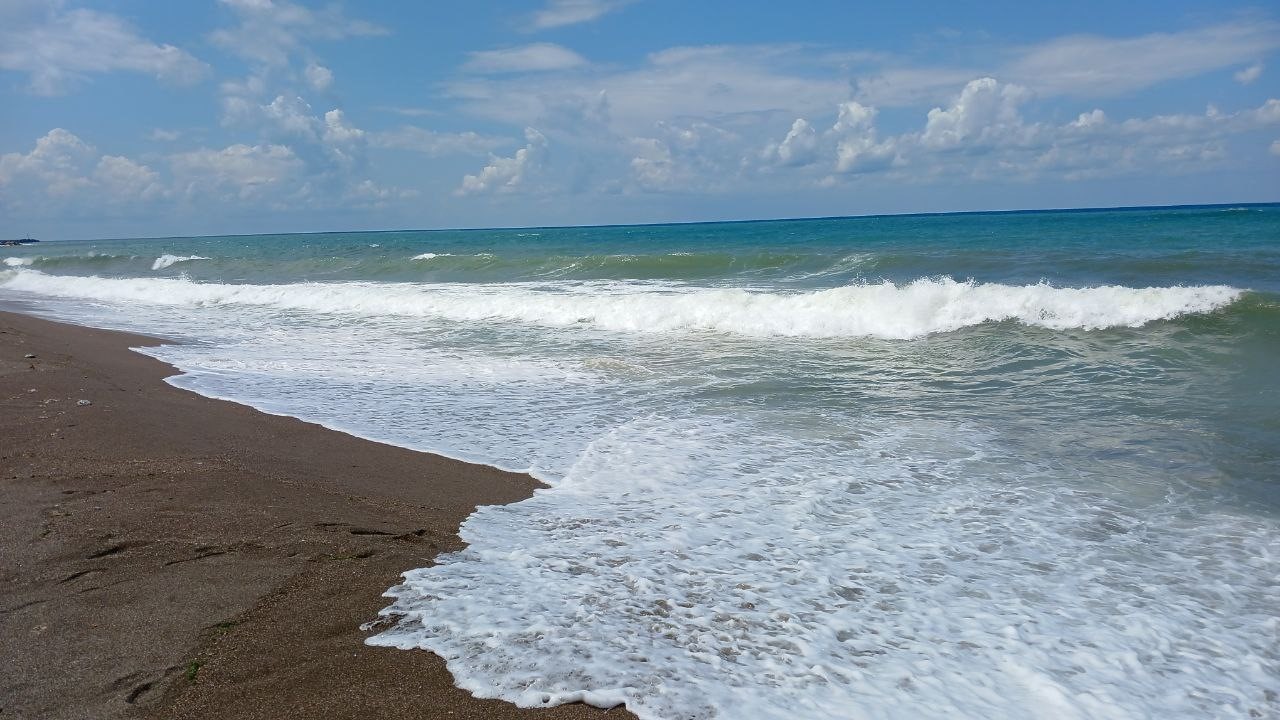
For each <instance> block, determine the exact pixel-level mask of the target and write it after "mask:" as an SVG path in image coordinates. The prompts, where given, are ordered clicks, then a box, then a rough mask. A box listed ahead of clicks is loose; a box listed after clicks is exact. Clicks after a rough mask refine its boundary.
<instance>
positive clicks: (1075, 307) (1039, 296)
mask: <svg viewBox="0 0 1280 720" xmlns="http://www.w3.org/2000/svg"><path fill="white" fill-rule="evenodd" d="M157 262H159V260H157ZM5 285H6V286H8V287H10V288H12V289H15V290H23V291H27V292H33V293H40V294H46V295H56V296H67V297H79V298H87V299H94V300H105V301H120V302H147V303H156V304H161V305H186V306H208V305H247V306H267V307H273V308H277V309H286V310H300V311H309V312H318V313H337V314H353V315H361V316H402V317H427V318H438V319H441V320H449V321H459V322H486V321H488V322H517V323H526V324H532V325H538V326H544V327H588V328H596V329H601V330H608V331H620V332H628V333H655V332H657V333H665V332H677V331H711V332H721V333H733V334H738V335H746V336H756V337H770V336H785V337H811V338H824V337H825V338H836V337H877V338H888V339H909V338H916V337H922V336H925V335H929V334H932V333H940V332H950V331H954V330H959V329H961V328H965V327H971V326H975V325H981V324H984V323H989V322H999V321H1009V320H1012V321H1017V322H1020V323H1023V324H1026V325H1032V326H1037V327H1043V328H1048V329H1053V330H1066V329H1073V328H1075V329H1084V330H1098V329H1103V328H1112V327H1138V326H1141V325H1144V324H1146V323H1149V322H1153V321H1157V320H1167V319H1171V318H1176V317H1179V316H1182V315H1188V314H1195V313H1205V312H1211V311H1213V310H1216V309H1218V308H1221V307H1224V306H1226V305H1229V304H1231V303H1232V302H1234V301H1235V300H1236V299H1238V298H1239V297H1240V295H1241V294H1242V292H1243V291H1242V290H1239V289H1237V288H1232V287H1227V286H1223V285H1201V286H1186V287H1184V286H1175V287H1148V288H1130V287H1122V286H1115V285H1108V286H1100V287H1088V288H1058V287H1053V286H1051V285H1048V284H1036V285H1001V284H995V283H975V282H972V281H970V282H958V281H955V280H952V279H949V278H944V279H940V280H935V279H920V280H916V281H914V282H911V283H907V284H903V285H895V284H892V283H888V282H885V283H879V284H859V285H849V286H845V287H838V288H833V289H828V290H815V291H809V292H791V293H780V292H757V291H750V290H744V289H713V288H690V287H684V286H675V285H664V284H655V283H648V284H646V283H604V282H593V283H560V284H554V285H551V284H521V283H512V284H495V285H472V284H460V283H459V284H426V283H296V284H289V285H233V284H220V283H197V282H192V281H190V280H188V279H185V278H178V279H169V278H163V279H162V278H100V277H67V276H55V275H45V274H43V273H40V272H37V271H31V270H22V271H20V272H18V273H16V274H15V275H14V276H13V277H10V278H9V279H8V280H7V281H6V282H5Z"/></svg>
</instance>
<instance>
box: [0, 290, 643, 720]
mask: <svg viewBox="0 0 1280 720" xmlns="http://www.w3.org/2000/svg"><path fill="white" fill-rule="evenodd" d="M156 342H157V341H156V340H153V339H150V338H145V337H139V336H135V335H127V334H122V333H115V332H108V331H103V330H93V329H88V328H81V327H76V326H71V325H63V324H58V323H53V322H49V321H46V320H41V319H36V318H33V317H29V316H26V315H20V314H13V313H9V312H0V404H2V407H3V412H2V413H0V719H3V718H32V719H35V718H40V719H41V720H46V719H47V720H57V719H60V718H68V719H70V718H75V719H76V720H80V719H81V718H112V717H140V718H206V717H207V718H313V717H314V718H533V717H540V718H594V717H601V716H608V717H611V718H627V717H633V716H632V715H630V714H629V713H627V712H625V711H624V710H623V709H621V708H616V709H614V710H611V711H601V710H597V709H595V708H590V707H586V706H583V705H567V706H562V707H559V708H552V709H549V710H518V709H516V708H515V707H514V706H512V705H509V704H507V703H502V702H498V701H481V700H476V699H474V698H472V697H471V696H470V695H469V694H467V693H465V692H463V691H461V690H458V689H457V688H455V687H454V686H453V680H452V676H450V674H449V673H448V671H447V670H446V669H445V667H444V663H443V661H441V660H440V659H439V658H438V657H436V656H435V655H432V654H430V653H427V652H421V651H414V652H405V651H400V650H393V649H387V648H373V647H368V646H365V645H364V644H363V642H362V641H363V640H364V638H365V636H366V633H364V632H362V631H361V630H360V625H361V624H362V623H364V622H367V621H369V620H372V619H374V618H375V617H376V615H377V612H378V610H379V609H380V608H382V607H383V606H384V605H386V604H387V600H385V599H384V598H382V597H381V593H382V592H383V591H384V590H386V588H388V587H390V586H391V585H393V584H395V583H396V582H397V580H398V576H399V574H400V573H401V572H403V571H405V570H408V569H410V568H414V567H421V566H423V565H426V564H428V563H429V562H430V561H431V558H432V557H434V556H435V555H436V553H438V552H442V551H449V550H457V549H458V548H459V547H461V541H460V540H459V539H458V537H457V528H458V524H459V523H460V522H461V521H462V520H463V519H464V518H466V516H467V515H468V514H470V513H471V511H472V510H473V509H474V508H475V507H476V505H477V504H492V503H504V502H512V501H516V500H520V499H522V498H525V497H527V496H528V495H529V494H530V493H531V492H532V491H533V490H534V488H535V487H537V483H536V481H534V480H533V479H532V478H529V477H527V476H525V475H519V474H513V473H506V472H501V471H499V470H495V469H493V468H489V467H484V466H479V465H470V464H467V463H463V462H458V461H454V460H449V459H447V458H442V457H438V456H434V455H428V454H424V453H417V452H412V451H409V450H403V449H399V448H394V447H390V446H387V445H381V444H378V443H374V442H369V441H365V440H361V439H358V438H354V437H351V436H348V435H344V434H342V433H338V432H334V431H330V430H326V429H324V428H322V427H319V426H317V425H312V424H309V423H304V422H301V421H299V420H295V419H291V418H283V417H276V416H271V415H266V414H264V413H260V412H257V411H255V410H252V409H250V408H248V407H244V406H241V405H236V404H234V403H229V402H222V401H217V400H211V399H208V398H204V397H201V396H198V395H195V394H193V393H190V392H186V391H183V390H178V389H176V388H174V387H172V386H170V385H168V384H166V383H164V382H162V379H163V378H164V377H166V376H169V375H173V374H174V373H175V370H174V369H173V368H172V367H170V366H168V365H165V364H163V363H161V362H158V361H156V360H153V359H151V358H148V357H145V356H142V355H139V354H137V353H133V352H130V351H129V350H128V349H127V348H128V347H130V346H142V345H151V344H155V343H156ZM28 354H30V355H34V356H35V357H33V358H26V357H24V356H25V355H28ZM80 401H88V404H86V403H82V402H80Z"/></svg>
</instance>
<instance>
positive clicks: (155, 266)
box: [151, 254, 209, 270]
mask: <svg viewBox="0 0 1280 720" xmlns="http://www.w3.org/2000/svg"><path fill="white" fill-rule="evenodd" d="M208 259H209V258H207V257H203V256H201V255H168V254H165V255H161V256H160V257H158V258H156V261H155V262H153V263H151V269H152V270H163V269H165V268H167V267H172V266H173V265H176V264H177V263H182V262H191V261H192V260H208Z"/></svg>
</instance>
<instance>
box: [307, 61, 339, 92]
mask: <svg viewBox="0 0 1280 720" xmlns="http://www.w3.org/2000/svg"><path fill="white" fill-rule="evenodd" d="M303 75H304V77H306V79H307V84H308V85H310V86H311V89H313V90H321V91H323V90H328V89H329V86H330V85H332V84H333V72H332V71H331V70H329V68H327V67H325V66H323V65H320V64H319V63H315V62H313V63H310V64H309V65H307V69H306V70H304V71H303Z"/></svg>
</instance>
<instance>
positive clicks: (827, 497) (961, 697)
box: [369, 417, 1280, 720]
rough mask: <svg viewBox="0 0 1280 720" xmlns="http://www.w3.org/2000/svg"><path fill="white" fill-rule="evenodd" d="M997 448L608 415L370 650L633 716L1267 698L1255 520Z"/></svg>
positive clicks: (415, 575)
mask: <svg viewBox="0 0 1280 720" xmlns="http://www.w3.org/2000/svg"><path fill="white" fill-rule="evenodd" d="M746 438H749V439H750V442H744V439H746ZM1001 455H1002V450H1001V448H1000V447H999V445H998V443H997V441H996V440H995V439H993V438H991V437H987V436H984V435H983V434H982V433H978V432H975V431H973V430H971V429H967V428H964V427H958V426H954V425H937V424H923V425H911V424H901V423H895V422H894V421H892V420H889V421H886V422H884V423H882V424H881V425H880V428H879V429H878V430H877V431H876V432H874V433H872V434H867V435H864V439H863V440H861V441H859V442H855V443H848V442H836V441H830V440H828V441H819V442H808V443H805V442H798V439H797V438H795V437H786V436H779V435H776V434H772V433H769V432H768V431H767V430H765V429H764V428H760V427H751V426H745V425H743V424H741V423H736V422H734V421H726V420H725V419H723V418H721V419H719V420H718V421H717V422H715V423H708V422H705V421H697V420H693V419H687V420H680V419H675V418H657V417H655V418H651V419H647V420H640V421H636V422H632V423H628V424H624V425H622V426H620V427H617V428H615V429H614V430H612V431H611V432H608V433H606V434H604V435H603V436H601V437H599V438H597V439H596V440H595V441H594V442H593V443H592V444H591V445H590V446H589V447H588V448H587V450H586V451H585V452H583V453H582V455H581V456H580V457H579V459H578V461H577V462H576V464H575V465H574V466H573V467H572V469H571V470H570V471H569V473H568V474H567V475H566V476H565V478H564V479H563V481H562V482H560V483H558V484H557V485H556V486H555V487H554V488H552V489H551V490H547V491H543V492H540V493H538V494H537V495H535V496H534V497H533V498H532V499H530V500H527V501H524V502H522V503H517V504H515V505H507V506H494V507H484V508H481V509H480V510H478V511H477V512H476V513H475V514H474V515H472V516H471V517H470V518H469V519H468V520H467V521H466V522H465V523H464V524H463V527H462V536H463V539H464V540H466V541H467V542H468V544H469V545H468V547H467V549H466V550H463V551H462V552H458V553H453V554H449V555H444V556H440V557H438V558H437V560H436V565H435V566H433V567H430V568H423V569H419V570H414V571H411V572H409V573H406V574H405V581H404V583H403V584H402V585H400V586H398V587H396V588H392V589H391V590H390V591H389V596H390V597H392V598H393V599H394V602H393V604H392V605H391V607H389V608H388V609H387V610H386V611H385V613H384V615H386V616H387V617H389V618H392V619H393V622H394V625H393V627H391V628H390V629H385V630H384V631H383V632H382V633H381V634H379V635H376V636H374V637H373V638H371V639H370V641H369V642H370V643H371V644H375V645H384V646H391V647H399V648H406V649H407V648H425V649H429V650H431V651H433V652H436V653H438V654H440V655H441V656H442V657H444V658H445V659H446V661H447V662H448V666H449V669H450V671H451V672H452V673H453V674H454V676H455V678H456V679H457V682H458V685H459V686H460V687H462V688H465V689H467V690H469V691H471V692H472V693H474V694H476V695H477V696H479V697H497V698H502V699H505V700H508V701H511V702H514V703H516V704H517V705H520V706H522V707H541V706H547V705H552V704H559V703H564V702H573V701H583V702H587V703H590V704H595V705H600V706H611V705H615V704H618V703H622V702H625V703H626V705H627V707H628V708H629V709H631V710H632V711H633V712H635V713H636V714H637V715H639V716H640V717H641V718H645V719H646V720H649V719H653V720H656V719H658V718H673V717H681V718H699V719H700V718H713V717H716V718H747V717H750V718H778V719H779V720H782V719H793V718H824V717H875V718H893V717H904V716H910V717H922V718H950V717H957V716H964V717H993V718H1003V717H1011V718H1012V717H1026V716H1027V713H1028V709H1030V708H1036V709H1037V710H1036V712H1043V713H1045V714H1046V716H1049V717H1055V718H1058V717H1061V718H1071V717H1079V718H1086V717H1101V718H1112V717H1114V718H1128V717H1175V716H1177V717H1195V716H1201V717H1203V716H1209V715H1222V714H1224V713H1227V714H1231V715H1240V716H1244V715H1246V714H1247V712H1248V709H1249V708H1255V709H1256V708H1265V707H1266V706H1267V703H1268V700H1267V698H1266V692H1265V690H1266V689H1267V688H1271V690H1272V691H1274V690H1276V689H1280V688H1277V683H1276V680H1275V678H1276V677H1277V676H1278V675H1277V671H1280V663H1278V662H1277V658H1276V655H1275V652H1274V647H1272V646H1271V643H1270V640H1269V634H1270V632H1273V631H1274V630H1275V629H1276V628H1277V627H1280V626H1277V625H1276V622H1275V619H1274V617H1270V616H1271V615H1272V613H1271V612H1270V610H1269V608H1273V607H1275V606H1276V603H1277V602H1280V589H1278V588H1277V586H1276V585H1275V584H1274V583H1271V582H1270V581H1269V580H1267V578H1271V577H1274V574H1275V573H1276V572H1277V571H1278V570H1280V566H1278V565H1277V562H1278V561H1280V555H1278V554H1277V551H1280V541H1278V540H1277V539H1276V537H1275V536H1274V535H1273V534H1272V533H1271V530H1270V527H1269V525H1268V524H1267V523H1265V522H1261V521H1256V520H1253V519H1250V518H1248V517H1240V516H1232V515H1220V516H1219V515H1215V516H1214V517H1212V518H1201V519H1199V521H1197V522H1194V523H1187V522H1185V521H1182V520H1180V519H1179V517H1178V513H1179V509H1178V507H1177V503H1176V502H1174V503H1171V504H1169V505H1166V506H1164V507H1159V506H1157V507H1150V508H1143V509H1142V510H1141V511H1139V510H1138V509H1137V508H1133V507H1127V506H1124V505H1122V504H1118V503H1116V502H1115V501H1114V500H1112V499H1109V498H1108V497H1106V496H1103V495H1101V494H1097V493H1095V492H1091V491H1089V490H1087V489H1082V488H1078V487H1072V485H1071V484H1070V483H1064V482H1063V481H1062V478H1060V477H1055V476H1054V474H1053V473H1052V471H1051V470H1050V469H1048V468H1039V467H1036V466H1035V465H1033V464H1029V463H1026V462H1019V463H1014V464H1013V465H1012V466H1010V465H1007V464H1001V463H1000V462H998V461H996V460H995V459H996V458H999V457H1001ZM1210 558H1211V559H1212V560H1210ZM1206 562H1211V563H1212V567H1213V570H1212V575H1213V577H1215V578H1216V581H1215V582H1213V583H1205V582H1204V579H1205V578H1204V576H1203V574H1202V573H1203V569H1202V568H1204V567H1206ZM1268 617H1270V620H1265V618H1268ZM1268 623H1270V626H1271V629H1270V630H1269V631H1264V630H1263V628H1264V627H1265V626H1267V624H1268Z"/></svg>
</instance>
